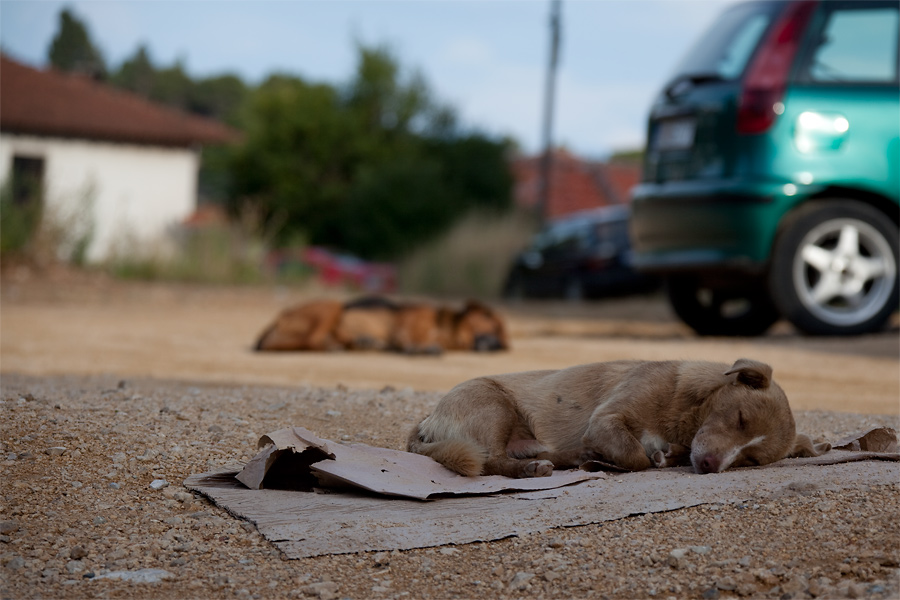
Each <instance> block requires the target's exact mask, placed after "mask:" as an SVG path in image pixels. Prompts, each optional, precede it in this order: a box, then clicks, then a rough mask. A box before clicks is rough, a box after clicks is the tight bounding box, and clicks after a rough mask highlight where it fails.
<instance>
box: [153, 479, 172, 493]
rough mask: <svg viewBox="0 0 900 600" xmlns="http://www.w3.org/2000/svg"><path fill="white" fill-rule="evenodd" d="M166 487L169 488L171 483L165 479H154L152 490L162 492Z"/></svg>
mask: <svg viewBox="0 0 900 600" xmlns="http://www.w3.org/2000/svg"><path fill="white" fill-rule="evenodd" d="M166 487H169V482H168V481H166V480H165V479H154V480H153V481H152V482H150V488H151V489H154V490H161V489H163V488H166Z"/></svg>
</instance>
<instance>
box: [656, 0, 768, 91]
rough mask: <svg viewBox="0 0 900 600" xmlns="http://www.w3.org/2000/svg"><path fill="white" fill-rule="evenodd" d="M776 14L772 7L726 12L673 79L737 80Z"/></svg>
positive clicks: (751, 6) (764, 5)
mask: <svg viewBox="0 0 900 600" xmlns="http://www.w3.org/2000/svg"><path fill="white" fill-rule="evenodd" d="M777 10H778V4H774V3H762V4H740V5H737V6H734V7H732V8H730V9H728V10H726V11H725V12H724V13H722V15H721V16H720V17H719V18H718V19H717V20H716V21H715V22H714V23H713V25H712V27H710V28H709V29H708V30H707V31H706V33H705V34H704V35H703V36H702V37H701V38H700V40H699V41H698V42H697V43H696V44H694V47H693V48H691V50H690V52H688V54H687V56H686V57H685V58H684V59H683V60H682V61H681V63H680V64H679V65H678V68H677V69H676V70H675V74H674V76H673V78H674V79H678V78H684V77H687V78H703V79H713V80H724V81H732V80H736V79H739V78H740V77H741V75H742V74H743V72H744V67H746V66H747V62H748V61H749V60H750V57H751V56H752V55H753V51H754V50H755V49H756V46H757V45H758V44H759V41H760V39H762V36H763V34H764V33H765V32H766V29H768V27H769V24H770V23H771V22H772V19H773V18H774V16H775V13H776V12H777Z"/></svg>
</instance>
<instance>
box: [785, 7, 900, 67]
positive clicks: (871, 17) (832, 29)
mask: <svg viewBox="0 0 900 600" xmlns="http://www.w3.org/2000/svg"><path fill="white" fill-rule="evenodd" d="M898 21H900V13H898V10H897V8H896V7H893V8H891V7H886V8H867V9H848V10H834V11H832V12H831V13H830V15H829V16H828V19H827V21H826V23H825V26H824V28H823V29H822V30H821V33H820V34H819V39H818V40H817V41H818V45H817V46H816V48H815V49H814V50H813V52H812V56H811V58H810V60H809V61H808V64H807V67H806V74H805V75H806V76H805V77H803V79H804V80H806V81H812V82H836V81H837V82H868V83H891V82H894V81H896V79H897V25H898Z"/></svg>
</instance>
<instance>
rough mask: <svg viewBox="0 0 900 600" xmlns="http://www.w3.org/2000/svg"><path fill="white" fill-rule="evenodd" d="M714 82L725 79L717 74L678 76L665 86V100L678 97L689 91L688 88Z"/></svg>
mask: <svg viewBox="0 0 900 600" xmlns="http://www.w3.org/2000/svg"><path fill="white" fill-rule="evenodd" d="M716 81H725V79H724V78H723V77H722V76H721V75H719V74H718V73H693V74H686V75H679V76H678V77H676V78H675V79H673V80H672V82H671V83H669V85H667V86H666V89H665V90H664V93H665V95H666V97H667V98H669V99H671V98H674V97H675V96H680V95H681V94H683V93H685V92H687V91H688V89H690V87H692V86H695V85H701V84H704V83H712V82H716Z"/></svg>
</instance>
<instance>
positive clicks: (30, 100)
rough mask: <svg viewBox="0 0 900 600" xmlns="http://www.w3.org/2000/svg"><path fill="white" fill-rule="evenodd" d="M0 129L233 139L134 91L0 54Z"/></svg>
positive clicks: (185, 140) (178, 140) (156, 139)
mask: <svg viewBox="0 0 900 600" xmlns="http://www.w3.org/2000/svg"><path fill="white" fill-rule="evenodd" d="M0 130H2V131H9V132H14V133H26V134H35V135H52V136H60V137H73V138H85V139H95V140H108V141H117V142H134V143H139V144H155V145H166V146H189V145H192V144H198V143H223V142H229V141H234V140H236V139H237V138H238V134H237V132H236V131H234V130H233V129H231V128H229V127H227V126H225V125H223V124H222V123H219V122H217V121H213V120H211V119H206V118H202V117H196V116H192V115H189V114H187V113H184V112H181V111H178V110H174V109H171V108H168V107H164V106H161V105H158V104H154V103H152V102H150V101H148V100H145V99H143V98H141V97H139V96H137V95H135V94H132V93H129V92H125V91H122V90H117V89H115V88H113V87H110V86H108V85H105V84H103V83H99V82H96V81H93V80H91V79H88V78H86V77H84V76H82V75H71V74H66V73H62V72H59V71H55V70H52V69H50V70H47V71H40V70H38V69H33V68H31V67H28V66H25V65H23V64H21V63H18V62H16V61H14V60H12V59H10V58H9V57H7V56H0Z"/></svg>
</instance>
